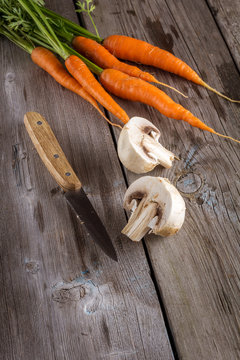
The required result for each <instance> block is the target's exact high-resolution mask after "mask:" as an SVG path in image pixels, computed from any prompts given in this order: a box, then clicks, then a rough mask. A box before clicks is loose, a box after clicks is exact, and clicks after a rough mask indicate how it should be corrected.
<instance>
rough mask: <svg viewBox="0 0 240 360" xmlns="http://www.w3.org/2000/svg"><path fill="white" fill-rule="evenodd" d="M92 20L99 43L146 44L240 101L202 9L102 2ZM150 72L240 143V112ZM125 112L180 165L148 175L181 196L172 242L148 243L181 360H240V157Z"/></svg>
mask: <svg viewBox="0 0 240 360" xmlns="http://www.w3.org/2000/svg"><path fill="white" fill-rule="evenodd" d="M95 20H96V23H97V26H98V29H99V30H100V34H101V36H102V37H105V36H107V35H109V34H113V33H118V34H125V35H130V36H134V37H137V38H140V39H146V40H148V41H149V42H151V43H153V44H155V45H158V46H160V47H162V48H165V49H167V50H170V51H172V52H173V53H174V54H175V55H176V56H178V57H180V58H182V59H183V60H184V61H186V62H187V63H188V64H189V65H191V66H192V67H193V68H194V69H195V70H196V71H198V72H199V73H200V74H201V75H202V77H203V78H204V80H205V81H207V82H209V84H211V85H212V86H214V87H216V88H217V89H218V90H220V91H223V90H225V92H226V93H228V94H229V95H230V96H232V97H235V98H239V85H240V81H239V75H238V72H237V70H236V68H235V65H234V63H233V61H232V58H231V54H230V53H229V51H228V48H227V47H226V44H225V42H224V40H223V38H222V37H221V34H220V33H219V30H218V28H217V26H216V24H215V22H214V19H213V17H212V15H211V12H210V10H209V8H208V6H207V5H206V3H205V1H198V2H196V1H195V2H192V1H188V0H183V1H177V2H176V1H175V2H169V1H161V0H158V1H151V2H150V1H142V2H139V1H131V2H130V1H122V2H121V3H120V2H118V1H111V2H109V1H107V0H105V1H104V0H102V1H101V2H98V3H97V11H96V12H95ZM86 22H87V24H88V25H89V26H90V23H89V22H88V21H87V20H86ZM145 69H146V67H145ZM150 71H151V72H153V73H154V75H155V76H156V77H157V78H159V79H160V80H161V81H166V82H168V83H170V84H171V85H175V86H176V87H178V88H179V89H180V90H182V91H185V93H187V94H188V95H189V99H187V100H185V99H182V98H181V97H180V96H179V95H176V94H174V93H171V92H170V91H169V90H166V92H167V93H168V94H170V96H172V98H174V99H175V100H176V101H178V102H180V103H181V104H182V105H183V106H185V107H187V108H188V109H189V110H190V111H192V112H193V113H194V114H196V115H197V116H199V117H200V118H201V119H203V120H204V121H205V122H206V123H207V124H209V125H210V126H211V127H213V128H215V129H216V130H217V131H219V132H222V133H228V134H230V135H232V136H235V137H238V138H239V137H240V134H239V107H238V105H236V104H231V103H229V102H226V101H225V100H223V99H220V98H218V97H217V96H216V95H214V94H211V93H209V92H207V91H206V90H205V89H202V88H200V87H197V86H196V85H194V84H191V83H189V82H187V81H185V80H183V79H180V78H178V77H177V76H174V75H171V74H167V73H163V72H161V71H160V70H157V69H152V68H150ZM119 103H121V104H122V105H123V107H124V109H125V110H126V111H127V112H128V113H129V114H130V115H140V116H144V117H146V118H148V119H151V121H153V123H154V124H155V125H156V126H158V128H159V129H160V130H161V132H162V140H161V142H162V144H163V145H164V146H166V147H167V148H169V149H170V150H171V151H173V152H175V154H176V155H177V156H179V157H180V159H181V160H180V161H179V162H175V164H174V166H173V167H172V168H171V169H169V170H164V169H162V168H160V167H159V168H157V169H156V170H155V171H153V172H151V173H150V175H154V176H155V175H156V176H164V177H168V178H169V179H170V180H171V181H172V182H173V183H175V184H176V186H177V188H178V189H179V190H180V191H182V194H183V196H184V198H185V201H186V206H187V212H186V220H185V223H184V227H183V228H182V230H181V231H180V233H179V234H177V235H175V236H174V237H172V238H169V239H167V238H157V237H154V236H147V238H146V244H147V248H148V251H149V255H150V258H151V261H152V266H153V269H154V273H155V276H156V280H157V282H158V286H159V290H160V293H161V295H162V298H163V302H164V305H165V310H166V313H167V316H168V320H169V323H170V327H171V330H172V333H173V336H174V340H175V342H176V347H177V351H178V355H179V357H180V358H182V359H184V360H185V359H193V358H194V359H201V360H203V359H206V360H207V359H226V360H227V359H232V360H235V359H237V358H239V356H240V350H239V343H240V342H239V340H240V339H239V327H238V320H237V318H238V314H239V305H240V304H239V281H238V279H239V270H240V269H239V261H238V255H237V254H238V252H239V232H240V227H239V218H240V213H239V210H240V208H239V204H240V196H239V193H240V191H239V173H238V169H239V165H240V164H239V147H238V145H237V144H233V143H231V142H229V141H224V140H222V139H220V138H218V137H216V136H212V135H210V134H208V133H203V132H201V131H199V130H197V129H192V128H190V127H189V125H187V124H184V123H182V122H176V121H174V120H169V119H166V118H164V117H163V116H161V115H160V114H159V113H157V111H155V110H152V109H149V108H147V107H146V106H141V105H139V104H129V103H128V102H127V101H119ZM117 136H118V135H117V134H116V138H117ZM127 177H128V180H129V182H130V183H131V182H132V181H134V180H135V179H136V178H138V177H139V175H134V174H132V173H130V172H127Z"/></svg>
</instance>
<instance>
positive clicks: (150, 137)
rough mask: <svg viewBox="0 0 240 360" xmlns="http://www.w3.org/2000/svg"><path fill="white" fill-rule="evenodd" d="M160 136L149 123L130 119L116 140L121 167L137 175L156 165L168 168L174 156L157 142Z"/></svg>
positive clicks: (137, 118) (139, 119) (134, 118)
mask: <svg viewBox="0 0 240 360" xmlns="http://www.w3.org/2000/svg"><path fill="white" fill-rule="evenodd" d="M160 135H161V134H160V131H159V130H158V128H156V126H154V125H153V124H152V123H151V122H150V121H148V120H146V119H144V118H141V117H137V116H135V117H133V118H131V119H130V120H129V122H128V123H127V124H126V125H125V126H124V127H123V129H122V131H121V133H120V136H119V139H118V156H119V158H120V160H121V162H122V163H123V165H124V166H125V167H126V168H127V169H129V170H131V171H132V172H134V173H137V174H141V173H146V172H148V171H151V170H152V169H154V168H155V166H157V165H158V164H161V165H162V166H164V167H165V168H170V167H171V166H172V162H173V160H174V154H173V153H172V152H171V151H169V150H167V149H165V148H164V147H163V146H162V145H161V144H160V143H159V142H158V139H159V137H160Z"/></svg>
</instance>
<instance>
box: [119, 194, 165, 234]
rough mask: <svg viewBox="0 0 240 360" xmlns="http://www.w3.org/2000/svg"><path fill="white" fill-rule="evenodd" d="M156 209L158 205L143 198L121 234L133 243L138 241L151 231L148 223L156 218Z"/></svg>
mask: <svg viewBox="0 0 240 360" xmlns="http://www.w3.org/2000/svg"><path fill="white" fill-rule="evenodd" d="M157 208H158V203H156V202H152V201H150V202H149V199H147V198H146V197H143V198H142V200H141V201H140V202H139V204H138V206H137V208H136V210H135V211H134V212H133V213H132V214H131V216H130V218H129V220H128V223H127V225H126V226H125V227H124V228H123V230H122V233H123V234H124V235H126V236H128V237H129V238H130V239H131V240H133V241H140V240H141V239H142V238H143V237H144V235H146V234H147V233H148V231H149V230H150V229H151V228H150V227H149V223H150V222H151V220H152V219H153V218H154V217H155V216H156V214H157Z"/></svg>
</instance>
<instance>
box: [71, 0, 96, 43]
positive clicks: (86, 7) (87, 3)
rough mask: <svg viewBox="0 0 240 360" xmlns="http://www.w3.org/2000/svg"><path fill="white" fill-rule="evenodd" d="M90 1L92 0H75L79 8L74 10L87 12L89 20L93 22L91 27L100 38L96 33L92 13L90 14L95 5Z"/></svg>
mask: <svg viewBox="0 0 240 360" xmlns="http://www.w3.org/2000/svg"><path fill="white" fill-rule="evenodd" d="M92 1H93V0H84V1H77V6H78V7H79V9H78V10H76V12H78V13H84V12H85V13H87V15H88V16H89V18H90V20H91V22H92V24H93V27H94V30H95V33H96V35H97V37H98V38H100V36H99V33H98V29H97V27H96V24H95V22H94V20H93V18H92V15H91V14H92V13H93V11H94V10H95V8H96V7H95V5H94V4H92Z"/></svg>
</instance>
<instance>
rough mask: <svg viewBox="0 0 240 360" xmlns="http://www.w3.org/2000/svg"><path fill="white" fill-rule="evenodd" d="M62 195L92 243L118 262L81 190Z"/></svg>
mask: <svg viewBox="0 0 240 360" xmlns="http://www.w3.org/2000/svg"><path fill="white" fill-rule="evenodd" d="M64 195H65V197H66V199H67V201H68V203H69V204H70V206H71V207H72V208H73V209H74V211H75V212H76V213H77V216H79V218H80V220H81V221H82V222H83V223H84V225H85V226H86V228H87V229H88V231H89V233H90V234H91V235H92V237H93V239H94V241H96V243H97V244H98V245H99V246H100V247H101V249H102V250H103V251H104V252H105V253H106V254H107V255H108V256H109V257H110V258H111V259H113V260H115V261H118V259H117V254H116V251H115V249H114V247H113V244H112V241H111V239H110V237H109V235H108V233H107V231H106V229H105V227H104V226H103V224H102V222H101V220H100V218H99V216H98V214H97V213H96V211H95V210H94V208H93V206H92V204H91V202H90V201H89V199H88V197H87V195H86V194H85V192H84V190H83V188H81V189H80V190H77V191H67V192H66V193H65V194H64Z"/></svg>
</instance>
